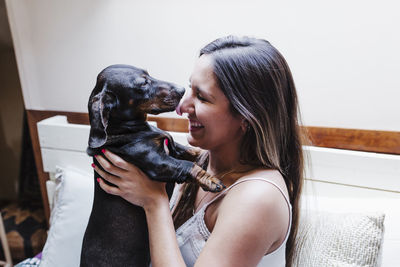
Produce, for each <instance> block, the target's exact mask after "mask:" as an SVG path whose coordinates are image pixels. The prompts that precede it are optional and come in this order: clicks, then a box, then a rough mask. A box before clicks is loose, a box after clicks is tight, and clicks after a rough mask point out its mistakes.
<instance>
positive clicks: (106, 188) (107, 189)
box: [97, 178, 121, 196]
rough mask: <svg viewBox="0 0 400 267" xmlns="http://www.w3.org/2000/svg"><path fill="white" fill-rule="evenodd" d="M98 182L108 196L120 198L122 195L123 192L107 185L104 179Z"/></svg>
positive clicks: (99, 179) (98, 179)
mask: <svg viewBox="0 0 400 267" xmlns="http://www.w3.org/2000/svg"><path fill="white" fill-rule="evenodd" d="M97 182H98V183H99V185H100V187H101V188H102V189H103V190H104V191H105V192H106V193H108V194H111V195H116V196H119V195H121V190H119V188H118V187H114V186H110V185H108V184H106V183H105V182H104V181H103V179H101V178H97Z"/></svg>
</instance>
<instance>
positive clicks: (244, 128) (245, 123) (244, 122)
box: [240, 118, 250, 133]
mask: <svg viewBox="0 0 400 267" xmlns="http://www.w3.org/2000/svg"><path fill="white" fill-rule="evenodd" d="M240 128H241V129H242V131H243V133H247V131H248V130H249V129H250V124H249V121H248V120H246V119H245V118H242V121H241V123H240Z"/></svg>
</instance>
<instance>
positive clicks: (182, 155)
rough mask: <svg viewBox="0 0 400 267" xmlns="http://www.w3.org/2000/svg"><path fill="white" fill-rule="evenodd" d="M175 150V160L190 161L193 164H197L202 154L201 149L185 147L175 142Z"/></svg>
mask: <svg viewBox="0 0 400 267" xmlns="http://www.w3.org/2000/svg"><path fill="white" fill-rule="evenodd" d="M173 149H174V151H175V156H174V157H175V158H177V159H183V160H188V161H191V162H196V161H197V160H198V159H199V157H200V154H201V152H202V150H201V149H200V148H195V147H189V146H184V145H181V144H179V143H176V142H174V147H173Z"/></svg>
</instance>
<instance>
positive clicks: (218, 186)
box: [192, 165, 226, 192]
mask: <svg viewBox="0 0 400 267" xmlns="http://www.w3.org/2000/svg"><path fill="white" fill-rule="evenodd" d="M192 175H193V177H194V180H195V182H196V183H197V184H198V185H199V186H200V187H201V188H203V190H204V191H210V192H220V191H222V190H223V189H225V188H226V186H225V185H224V184H223V183H222V182H221V181H220V180H219V179H218V178H217V177H215V176H212V175H210V174H208V173H207V172H206V171H205V170H203V169H202V168H200V167H199V166H197V165H195V166H194V167H193V170H192Z"/></svg>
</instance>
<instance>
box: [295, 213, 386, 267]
mask: <svg viewBox="0 0 400 267" xmlns="http://www.w3.org/2000/svg"><path fill="white" fill-rule="evenodd" d="M384 219H385V215H384V214H383V213H368V212H364V213H331V212H321V211H316V210H313V211H311V212H305V213H303V214H302V215H301V217H300V221H299V228H298V234H297V240H296V242H297V244H296V249H295V252H294V253H295V257H294V258H295V260H294V262H293V266H298V267H319V266H354V267H372V266H376V264H377V262H378V256H379V252H380V250H381V245H382V239H383V232H384V226H383V223H384Z"/></svg>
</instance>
